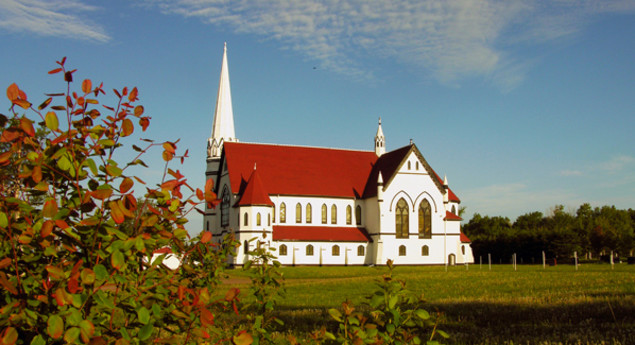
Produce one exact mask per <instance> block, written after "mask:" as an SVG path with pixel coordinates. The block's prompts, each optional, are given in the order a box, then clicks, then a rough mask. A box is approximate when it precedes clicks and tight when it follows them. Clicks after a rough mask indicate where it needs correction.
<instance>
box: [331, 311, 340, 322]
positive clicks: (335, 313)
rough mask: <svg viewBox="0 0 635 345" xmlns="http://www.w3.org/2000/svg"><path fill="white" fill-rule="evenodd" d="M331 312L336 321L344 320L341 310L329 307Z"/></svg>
mask: <svg viewBox="0 0 635 345" xmlns="http://www.w3.org/2000/svg"><path fill="white" fill-rule="evenodd" d="M329 314H330V315H331V317H332V318H333V319H335V321H337V322H342V313H341V312H340V311H339V310H337V309H334V308H331V309H329Z"/></svg>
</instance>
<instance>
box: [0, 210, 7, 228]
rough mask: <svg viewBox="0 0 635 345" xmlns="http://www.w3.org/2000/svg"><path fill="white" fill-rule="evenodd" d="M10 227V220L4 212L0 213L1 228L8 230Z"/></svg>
mask: <svg viewBox="0 0 635 345" xmlns="http://www.w3.org/2000/svg"><path fill="white" fill-rule="evenodd" d="M7 226H9V220H8V219H7V215H6V214H5V213H4V212H0V228H6V227H7Z"/></svg>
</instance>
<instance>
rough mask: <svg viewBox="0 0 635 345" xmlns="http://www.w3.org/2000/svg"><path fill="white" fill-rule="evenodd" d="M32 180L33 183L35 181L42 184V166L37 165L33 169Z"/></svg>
mask: <svg viewBox="0 0 635 345" xmlns="http://www.w3.org/2000/svg"><path fill="white" fill-rule="evenodd" d="M31 178H32V179H33V181H35V183H40V181H42V167H41V166H39V165H36V166H35V167H33V172H32V173H31Z"/></svg>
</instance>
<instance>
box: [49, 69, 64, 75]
mask: <svg viewBox="0 0 635 345" xmlns="http://www.w3.org/2000/svg"><path fill="white" fill-rule="evenodd" d="M61 71H62V69H61V68H56V69H52V70H50V71H49V74H55V73H60V72H61Z"/></svg>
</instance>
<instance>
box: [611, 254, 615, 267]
mask: <svg viewBox="0 0 635 345" xmlns="http://www.w3.org/2000/svg"><path fill="white" fill-rule="evenodd" d="M611 269H615V262H614V261H613V251H612V250H611Z"/></svg>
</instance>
